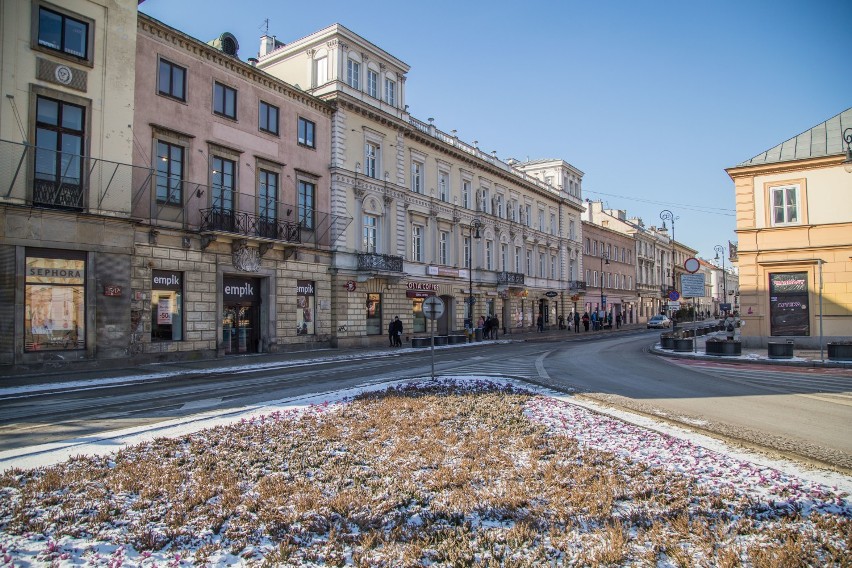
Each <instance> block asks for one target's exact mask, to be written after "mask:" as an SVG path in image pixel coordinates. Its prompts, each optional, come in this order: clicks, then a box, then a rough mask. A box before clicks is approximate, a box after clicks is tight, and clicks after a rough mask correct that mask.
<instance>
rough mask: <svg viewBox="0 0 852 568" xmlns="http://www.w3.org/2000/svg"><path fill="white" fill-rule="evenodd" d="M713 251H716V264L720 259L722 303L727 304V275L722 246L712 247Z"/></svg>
mask: <svg viewBox="0 0 852 568" xmlns="http://www.w3.org/2000/svg"><path fill="white" fill-rule="evenodd" d="M713 250H715V251H716V262H719V257H720V256H721V257H722V291H723V296H722V303H727V301H728V273H727V272H725V249H724V248H723V247H722V245H716V246H715V247H713Z"/></svg>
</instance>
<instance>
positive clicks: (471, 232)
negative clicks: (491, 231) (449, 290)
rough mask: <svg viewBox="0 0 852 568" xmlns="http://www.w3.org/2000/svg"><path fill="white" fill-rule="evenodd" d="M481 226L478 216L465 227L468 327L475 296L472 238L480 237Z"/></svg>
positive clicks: (471, 317) (471, 322) (471, 324)
mask: <svg viewBox="0 0 852 568" xmlns="http://www.w3.org/2000/svg"><path fill="white" fill-rule="evenodd" d="M481 228H482V221H480V220H479V217H474V218H473V219H471V221H470V226H469V227H468V228H467V234H468V241H469V242H470V246H469V248H468V251H467V274H468V276H469V278H470V288H468V290H467V291H468V293H469V295H468V297H467V306H468V308H467V310H468V315H469V317H470V328H471V329H473V304H474V303H475V302H476V298H474V297H473V239H477V240H478V239H480V238H481V237H480V236H479V229H481ZM474 231H475V232H474Z"/></svg>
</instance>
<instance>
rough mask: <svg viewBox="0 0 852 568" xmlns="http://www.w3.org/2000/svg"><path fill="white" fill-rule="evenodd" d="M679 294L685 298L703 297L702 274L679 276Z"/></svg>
mask: <svg viewBox="0 0 852 568" xmlns="http://www.w3.org/2000/svg"><path fill="white" fill-rule="evenodd" d="M680 292H681V294H682V295H683V296H684V297H685V298H701V297H702V296H704V274H681V275H680Z"/></svg>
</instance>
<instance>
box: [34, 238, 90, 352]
mask: <svg viewBox="0 0 852 568" xmlns="http://www.w3.org/2000/svg"><path fill="white" fill-rule="evenodd" d="M56 256H57V257H59V258H53V257H51V258H45V257H44V256H36V255H31V254H30V253H27V260H26V263H27V269H26V270H27V272H26V291H25V294H24V295H25V309H24V350H25V351H67V350H72V349H83V348H85V346H86V342H85V337H86V334H85V326H86V318H85V313H86V293H85V292H86V261H85V256H83V254H77V253H71V252H69V253H60V252H59V251H56Z"/></svg>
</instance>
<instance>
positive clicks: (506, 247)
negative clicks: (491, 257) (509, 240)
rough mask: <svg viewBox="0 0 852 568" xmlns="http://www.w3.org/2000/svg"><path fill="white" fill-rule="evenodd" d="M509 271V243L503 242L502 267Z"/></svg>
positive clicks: (501, 251) (501, 252) (501, 246)
mask: <svg viewBox="0 0 852 568" xmlns="http://www.w3.org/2000/svg"><path fill="white" fill-rule="evenodd" d="M498 269H502V270H505V271H507V272H508V270H509V245H507V244H505V243H503V244H501V245H500V267H499V268H498Z"/></svg>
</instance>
